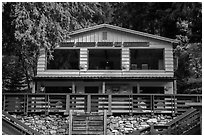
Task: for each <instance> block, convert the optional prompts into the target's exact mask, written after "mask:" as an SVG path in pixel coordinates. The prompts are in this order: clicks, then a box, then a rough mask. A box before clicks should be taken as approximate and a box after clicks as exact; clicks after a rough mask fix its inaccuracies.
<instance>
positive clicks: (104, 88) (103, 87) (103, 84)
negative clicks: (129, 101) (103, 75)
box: [102, 82, 106, 94]
mask: <svg viewBox="0 0 204 137" xmlns="http://www.w3.org/2000/svg"><path fill="white" fill-rule="evenodd" d="M105 92H106V83H105V82H103V83H102V93H103V94H105Z"/></svg>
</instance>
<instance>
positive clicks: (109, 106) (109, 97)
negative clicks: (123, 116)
mask: <svg viewBox="0 0 204 137" xmlns="http://www.w3.org/2000/svg"><path fill="white" fill-rule="evenodd" d="M111 106H112V95H111V94H110V95H108V114H109V115H112V112H111Z"/></svg>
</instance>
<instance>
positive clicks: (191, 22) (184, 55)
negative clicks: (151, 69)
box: [2, 2, 202, 94]
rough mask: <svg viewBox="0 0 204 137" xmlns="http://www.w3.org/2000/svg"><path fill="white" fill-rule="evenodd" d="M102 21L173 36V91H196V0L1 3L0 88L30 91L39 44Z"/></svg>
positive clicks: (199, 49) (199, 5)
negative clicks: (174, 41)
mask: <svg viewBox="0 0 204 137" xmlns="http://www.w3.org/2000/svg"><path fill="white" fill-rule="evenodd" d="M102 23H108V24H111V25H116V26H120V27H124V28H128V29H133V30H137V31H142V32H146V33H150V34H155V35H160V36H164V37H168V38H172V39H177V40H178V41H179V43H178V45H174V57H175V64H177V65H175V68H174V69H175V77H176V79H177V88H178V91H177V93H188V94H190V93H191V94H201V93H202V3H201V2H200V3H199V2H104V3H103V2H93V3H88V2H87V3H85V2H78V3H77V2H46V3H43V2H4V3H2V91H3V92H31V83H32V80H33V78H34V77H35V75H36V72H37V60H38V57H39V51H40V48H45V49H46V50H47V51H48V52H52V50H53V49H54V47H56V46H57V45H58V44H59V42H60V41H62V40H65V39H67V38H69V33H70V32H71V31H74V30H77V29H81V28H85V27H90V26H94V25H97V24H102ZM176 57H177V58H178V59H176Z"/></svg>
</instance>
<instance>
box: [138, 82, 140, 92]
mask: <svg viewBox="0 0 204 137" xmlns="http://www.w3.org/2000/svg"><path fill="white" fill-rule="evenodd" d="M139 93H140V84H139V83H137V94H139Z"/></svg>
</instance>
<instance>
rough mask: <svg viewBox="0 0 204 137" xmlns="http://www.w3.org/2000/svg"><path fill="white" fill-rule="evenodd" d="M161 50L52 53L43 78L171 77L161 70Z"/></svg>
mask: <svg viewBox="0 0 204 137" xmlns="http://www.w3.org/2000/svg"><path fill="white" fill-rule="evenodd" d="M164 53H165V49H162V48H156V49H152V48H151V49H150V48H129V49H128V50H124V49H123V48H86V49H85V50H82V49H80V48H70V49H63V48H59V49H55V50H54V52H53V53H52V55H53V59H52V60H50V59H49V58H48V54H47V57H46V58H47V59H46V68H45V71H44V72H43V74H53V75H62V74H63V76H66V75H67V76H76V77H77V76H90V77H101V76H102V77H173V72H171V73H169V72H166V70H165V54H164Z"/></svg>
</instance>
